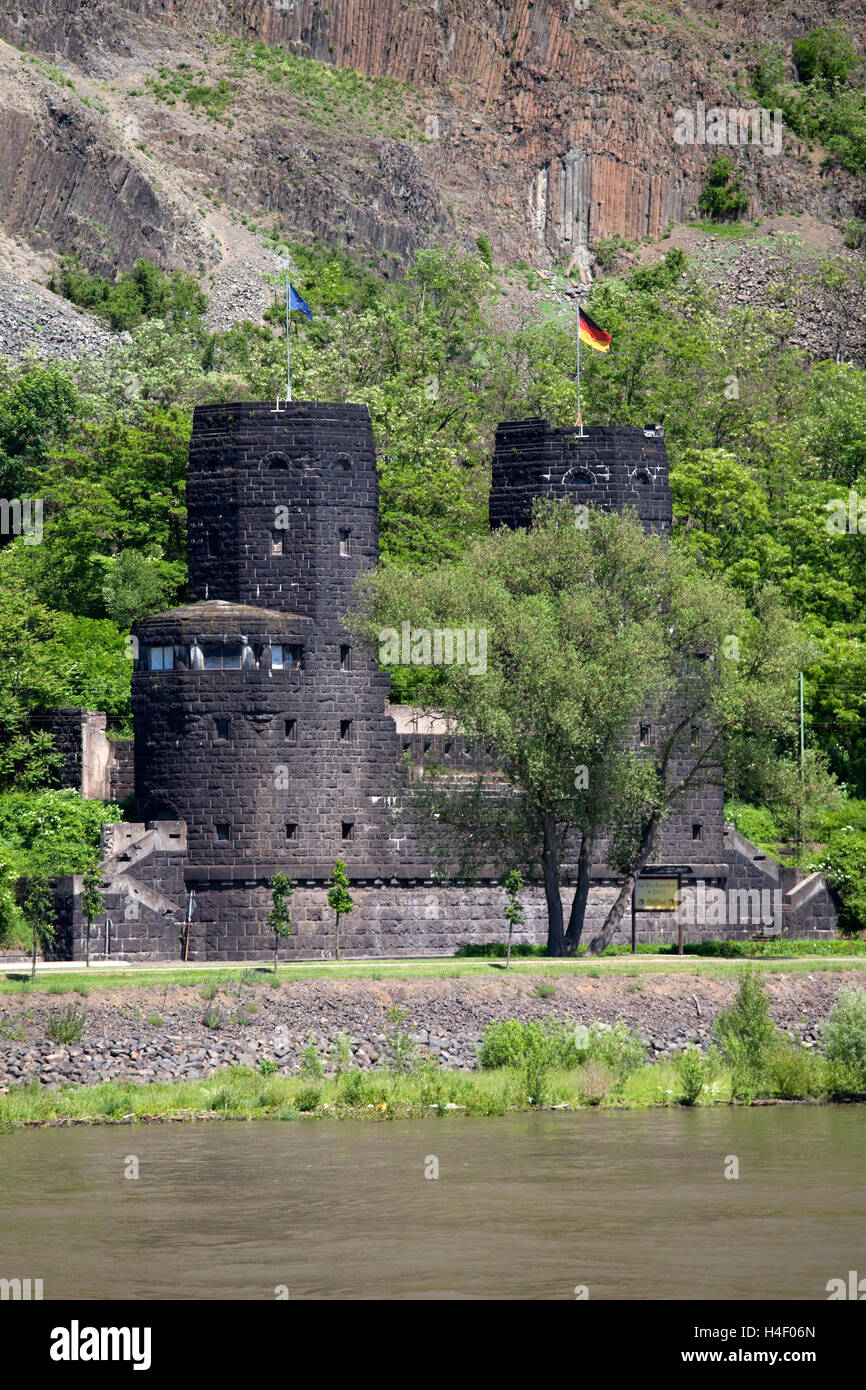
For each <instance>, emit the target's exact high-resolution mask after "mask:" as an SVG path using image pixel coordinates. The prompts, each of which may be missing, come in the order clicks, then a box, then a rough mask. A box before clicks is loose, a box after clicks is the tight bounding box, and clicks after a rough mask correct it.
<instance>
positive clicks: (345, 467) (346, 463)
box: [334, 454, 352, 473]
mask: <svg viewBox="0 0 866 1390" xmlns="http://www.w3.org/2000/svg"><path fill="white" fill-rule="evenodd" d="M334 467H335V468H337V469H339V470H340V472H342V473H351V471H352V460H351V459H350V458H349V455H348V454H338V455H337V457H336V458H335V459H334Z"/></svg>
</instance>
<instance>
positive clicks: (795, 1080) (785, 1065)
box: [764, 1042, 820, 1100]
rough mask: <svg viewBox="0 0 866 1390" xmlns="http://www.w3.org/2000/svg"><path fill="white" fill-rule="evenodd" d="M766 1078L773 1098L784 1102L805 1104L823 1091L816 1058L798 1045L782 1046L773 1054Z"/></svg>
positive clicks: (766, 1068) (769, 1058)
mask: <svg viewBox="0 0 866 1390" xmlns="http://www.w3.org/2000/svg"><path fill="white" fill-rule="evenodd" d="M764 1074H765V1084H766V1089H767V1091H768V1092H769V1094H770V1095H771V1096H779V1097H780V1099H782V1100H801V1099H802V1098H803V1096H811V1095H814V1094H815V1093H816V1091H817V1090H819V1089H820V1080H819V1075H818V1069H817V1062H816V1058H815V1057H814V1055H813V1054H812V1053H811V1052H809V1051H808V1050H807V1049H806V1048H805V1047H798V1046H797V1044H796V1043H788V1042H780V1043H779V1046H778V1047H776V1048H775V1049H774V1050H773V1051H772V1052H771V1053H770V1054H769V1056H768V1058H767V1063H766V1067H765V1073H764Z"/></svg>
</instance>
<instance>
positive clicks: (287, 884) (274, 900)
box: [267, 874, 295, 975]
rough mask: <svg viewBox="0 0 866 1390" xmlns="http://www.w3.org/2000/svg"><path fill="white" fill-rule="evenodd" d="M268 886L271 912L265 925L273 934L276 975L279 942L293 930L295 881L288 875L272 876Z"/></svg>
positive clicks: (275, 970)
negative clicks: (292, 909)
mask: <svg viewBox="0 0 866 1390" xmlns="http://www.w3.org/2000/svg"><path fill="white" fill-rule="evenodd" d="M268 886H269V887H270V890H271V910H270V912H269V913H268V916H267V923H268V926H269V928H270V930H271V931H272V932H273V934H274V974H275V975H276V973H277V952H278V951H279V948H280V940H281V939H283V938H285V937H287V936H291V935H292V933H293V932H294V930H295V928H294V926H293V925H292V911H291V908H292V894H293V893H294V891H295V881H294V879H292V878H289V876H288V874H274V876H273V878H272V879H271V881H270V884H269V885H268Z"/></svg>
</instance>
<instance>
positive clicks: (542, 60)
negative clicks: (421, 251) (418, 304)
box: [0, 0, 863, 264]
mask: <svg viewBox="0 0 866 1390" xmlns="http://www.w3.org/2000/svg"><path fill="white" fill-rule="evenodd" d="M830 18H832V19H837V20H841V21H842V22H843V23H845V24H846V25H847V27H848V29H849V31H851V32H853V33H854V34H855V36H856V34H857V32H858V29H860V28H862V25H863V20H862V12H861V11H859V10H858V6H857V5H856V4H855V3H854V0H818V3H817V4H813V5H811V6H810V7H809V8H808V13H807V11H806V7H802V9H801V8H800V7H798V6H797V5H796V4H786V5H781V6H777V7H773V9H772V12H769V11H768V7H767V6H765V5H763V4H758V3H756V0H718V3H717V4H715V5H714V6H713V7H712V9H708V8H707V6H706V5H703V4H699V3H694V4H686V3H677V0H669V2H668V3H665V4H661V3H656V4H654V5H652V6H649V5H637V4H628V3H625V0H619V2H618V0H512V3H506V2H505V0H420V2H419V3H410V2H409V0H330V4H328V5H327V6H326V5H323V4H321V3H319V0H237V3H228V0H226V3H223V0H119V3H118V2H117V0H112V3H108V0H54V2H53V3H52V4H51V5H50V6H46V7H45V9H44V11H43V12H42V13H37V12H34V10H33V9H32V8H27V7H23V6H21V5H19V4H18V3H17V0H0V36H2V38H4V39H5V40H6V41H7V42H8V43H9V44H11V45H14V46H15V47H16V48H17V49H19V50H28V51H29V52H30V53H31V54H33V53H38V54H40V55H41V56H42V57H43V58H44V59H45V60H47V61H48V62H52V61H54V60H56V61H58V62H60V63H61V64H62V65H63V66H64V70H66V71H72V72H73V73H74V74H75V76H76V79H77V81H76V85H77V88H78V90H79V92H80V94H81V95H82V96H87V95H88V93H90V94H91V95H90V100H91V103H92V105H91V109H90V110H89V111H88V110H87V108H86V107H84V108H82V103H81V102H80V101H79V100H78V97H77V96H76V94H75V93H73V92H72V91H70V90H69V88H59V89H58V92H56V93H55V95H54V96H53V97H49V96H48V95H46V94H43V97H42V102H41V106H40V109H39V110H38V111H37V112H34V111H33V109H32V101H31V98H32V96H33V93H32V92H31V93H27V92H24V91H22V87H21V83H20V82H16V81H14V80H12V79H11V78H9V62H7V63H6V64H4V67H3V70H2V72H0V98H2V109H3V113H4V124H5V126H6V129H7V131H8V132H9V133H8V135H7V142H6V143H7V145H8V149H7V151H6V153H5V154H4V155H3V157H2V163H0V189H2V193H3V197H2V208H0V216H2V220H3V221H4V223H5V225H6V227H7V229H8V228H11V229H13V230H20V231H22V232H23V233H24V234H25V235H27V236H28V238H33V239H34V241H35V242H36V243H37V244H38V243H39V238H40V237H42V238H47V239H49V240H51V241H52V242H53V243H54V244H59V243H61V242H63V241H64V240H65V241H66V242H67V243H70V242H71V240H72V236H71V233H72V231H73V230H74V231H75V241H76V244H78V245H80V246H81V249H82V251H83V252H84V254H85V255H86V256H87V257H88V258H89V259H94V258H102V259H103V260H105V259H108V260H115V261H117V260H119V259H122V260H123V261H124V262H125V263H128V262H129V260H130V258H131V256H134V255H135V254H149V255H151V256H152V257H153V258H154V259H157V260H159V261H162V262H163V263H166V264H168V263H169V262H171V263H178V262H180V263H190V262H191V261H194V260H199V261H200V260H202V259H205V260H206V259H208V254H209V250H208V246H207V243H208V232H209V231H210V232H214V233H215V235H217V237H219V232H218V229H215V228H214V225H213V221H212V219H211V218H210V209H205V210H204V217H201V216H199V215H198V209H197V208H195V207H194V203H195V202H198V201H199V199H198V197H196V194H200V192H201V189H202V187H203V188H205V189H211V190H214V189H216V190H218V193H219V197H220V198H221V199H224V200H225V202H226V203H227V204H228V205H229V206H230V207H232V208H234V209H235V210H242V211H245V212H248V213H259V212H265V213H270V214H274V213H277V214H280V215H281V216H282V217H284V219H285V221H286V224H287V225H288V226H290V227H293V228H295V229H296V230H299V231H301V232H306V233H309V234H313V235H318V236H328V237H335V238H337V239H340V240H344V241H347V242H349V243H352V242H354V243H355V244H357V245H359V246H363V247H366V248H369V249H371V250H372V249H375V251H376V253H377V254H379V253H380V252H381V251H382V249H384V250H385V251H386V252H391V253H393V254H394V255H395V256H397V257H398V258H403V257H405V256H406V255H407V254H408V253H410V252H411V251H412V250H413V249H414V248H415V247H417V246H418V245H423V244H425V243H429V242H430V241H431V240H435V239H442V238H444V239H446V240H447V239H456V240H458V241H460V242H463V243H464V244H471V242H472V241H473V240H474V238H475V237H476V236H477V235H478V234H479V233H481V232H484V233H486V234H487V235H489V236H490V238H491V241H492V243H493V247H494V251H495V252H496V253H497V255H499V256H501V257H503V258H506V259H515V258H518V257H522V258H524V259H528V260H533V261H535V262H536V263H537V264H544V263H547V262H549V261H550V260H551V259H552V258H556V257H558V256H561V255H563V254H565V255H569V254H574V253H577V257H578V260H584V261H586V260H588V253H587V248H590V247H593V246H594V245H595V244H597V242H598V240H599V239H600V238H602V237H606V236H610V235H613V234H615V233H619V234H620V235H622V236H626V237H630V238H635V239H640V238H643V237H658V236H660V235H663V234H664V233H665V232H666V231H667V229H668V227H669V225H670V223H672V222H673V223H676V222H680V221H683V220H685V219H686V218H687V217H688V216H689V215H690V214H691V213H693V212H694V209H695V207H696V204H697V198H698V195H699V191H700V188H701V185H702V182H703V179H704V176H705V170H706V165H707V163H708V162H709V160H710V159H711V158H712V157H713V155H714V154H716V153H717V152H718V151H717V150H716V149H715V148H713V147H708V146H706V145H700V144H684V145H680V144H677V143H675V141H674V138H673V136H674V113H675V111H676V110H677V109H678V108H680V107H688V108H690V109H693V108H694V107H695V106H696V103H697V102H698V101H699V100H701V101H703V102H704V103H705V104H706V106H707V107H711V106H715V105H720V106H726V107H727V106H739V105H742V104H745V105H749V104H751V103H750V102H749V101H748V99H747V98H746V97H745V96H743V95H742V94H741V95H739V96H737V95H735V93H736V91H737V89H738V88H739V90H740V92H741V93H742V92H743V91H744V90H745V85H744V74H745V70H746V68H747V66H748V63H749V61H750V59H752V58H753V57H754V54H755V52H756V50H757V48H758V47H759V46H760V45H761V44H762V43H764V42H767V41H776V42H780V41H782V40H785V39H790V37H791V36H792V35H795V34H798V33H802V32H804V31H805V30H806V29H808V28H809V27H811V26H812V25H814V24H818V23H822V22H826V21H827V20H828V19H830ZM226 34H228V35H232V36H235V37H237V38H243V39H245V40H261V41H263V42H264V43H266V44H268V45H271V46H274V45H283V46H284V47H286V48H287V49H289V50H291V51H292V52H294V53H296V54H298V55H300V56H303V57H310V58H315V59H318V60H320V61H322V62H324V63H327V64H330V65H332V66H336V67H347V66H350V67H354V68H356V69H358V70H359V71H361V72H363V73H365V74H368V75H371V76H374V77H389V78H394V79H397V80H398V81H400V82H405V83H410V84H412V87H413V89H414V91H415V94H416V96H417V110H416V112H415V117H414V130H413V133H410V134H408V135H406V136H405V137H404V138H394V137H393V136H388V135H383V134H381V133H379V132H376V131H373V130H371V129H364V128H362V127H360V126H359V127H358V128H355V129H352V128H349V127H348V126H347V125H346V123H343V124H342V125H341V126H340V127H339V129H337V128H335V127H333V126H332V127H328V126H327V125H323V124H322V123H321V122H317V118H316V115H315V113H312V114H311V113H310V112H309V111H308V110H307V109H306V108H305V107H304V105H303V102H302V101H299V100H298V99H297V97H296V95H294V94H293V93H292V92H291V91H289V90H286V89H279V90H276V89H269V88H268V86H267V84H266V83H263V84H260V85H259V86H258V87H256V86H255V84H253V83H251V84H250V85H247V84H246V83H244V84H242V90H238V92H237V95H236V99H235V107H234V109H233V112H232V119H231V121H228V120H222V121H213V120H212V121H208V120H207V118H206V117H205V116H203V115H202V114H201V113H199V114H195V113H192V112H191V111H190V109H189V108H188V107H186V106H184V103H183V102H182V101H180V100H179V101H178V102H177V103H176V104H175V105H174V107H166V106H165V105H164V104H163V105H161V104H160V103H159V102H157V101H155V100H154V99H153V97H152V94H151V93H149V90H148V89H147V87H146V86H145V85H144V83H143V82H142V78H143V77H146V75H147V74H148V73H153V72H154V70H155V69H156V67H157V66H159V65H160V64H166V65H168V66H170V67H173V68H175V67H176V66H177V65H178V64H179V63H181V62H186V63H189V64H190V65H191V66H192V67H194V68H196V69H198V68H201V69H202V71H206V72H207V79H206V80H210V81H215V80H217V79H218V77H219V76H220V74H221V73H222V72H224V70H225V69H224V66H223V67H222V68H221V66H220V64H221V62H222V61H223V59H224V55H225V51H226V45H225V44H223V45H222V46H220V45H218V44H215V43H214V42H213V41H214V40H215V39H216V38H217V36H218V35H226ZM6 51H7V54H8V53H10V52H11V50H6ZM19 61H20V60H19ZM10 62H11V60H10ZM32 71H33V69H32V67H31V72H32ZM46 82H49V79H46ZM100 93H101V104H102V105H103V107H104V110H103V112H102V113H100V111H99V109H98V107H97V106H94V105H93V102H94V101H95V100H96V99H98V98H99V94H100ZM142 141H146V148H147V158H142V157H141V151H140V149H138V148H137V145H139V144H140V143H141V142H142ZM730 152H731V153H732V154H733V156H734V158H735V160H736V162H737V164H738V165H739V167H740V170H741V173H742V175H743V179H744V183H745V187H746V189H747V191H748V193H749V196H750V204H751V207H750V211H751V212H752V213H753V214H756V213H758V212H761V213H772V212H779V211H803V210H809V211H811V212H813V213H816V214H817V215H818V216H819V217H821V218H824V219H834V218H835V219H837V220H838V219H839V218H841V217H851V216H852V215H854V214H855V213H856V212H857V211H858V206H859V205H858V200H859V199H860V198H861V197H862V188H861V186H860V185H858V184H857V183H856V181H855V180H853V179H852V178H850V177H849V176H847V175H845V174H841V173H840V172H839V171H834V172H833V174H832V175H831V176H829V177H828V176H827V175H825V174H822V173H821V171H820V168H819V161H818V160H816V159H811V160H810V159H809V158H807V157H806V154H805V151H804V150H803V149H802V148H801V146H800V144H799V142H798V141H796V139H793V138H792V137H790V136H789V135H788V134H787V132H786V133H785V136H784V141H783V148H782V152H781V154H773V153H769V152H767V151H766V150H765V149H763V148H761V147H760V146H758V145H754V144H748V145H744V146H740V147H738V148H736V149H735V150H732V151H730ZM16 171H17V172H16ZM173 177H176V178H177V179H179V180H180V181H181V183H182V184H183V188H182V189H181V190H180V192H181V194H182V199H181V201H183V197H185V198H186V199H187V200H188V201H187V207H186V216H184V215H183V212H182V210H181V209H180V208H179V207H172V206H171V199H170V198H169V196H168V193H167V191H166V190H167V189H168V188H169V186H170V184H171V180H172V178H173ZM191 185H192V186H191ZM89 222H98V223H100V224H102V225H104V226H106V227H107V228H108V229H109V231H110V232H111V233H112V235H114V236H115V237H117V238H118V243H119V246H122V250H123V256H122V257H120V255H119V249H115V250H114V251H113V250H112V244H111V242H110V240H109V241H108V242H107V243H106V242H105V241H104V240H100V234H99V231H98V230H97V231H94V230H93V228H91V230H90V232H88V231H87V227H88V223H89ZM37 228H38V229H39V230H38V231H37V230H36V229H37ZM202 243H204V245H202ZM211 254H212V248H211Z"/></svg>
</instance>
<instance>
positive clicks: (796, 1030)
mask: <svg viewBox="0 0 866 1390" xmlns="http://www.w3.org/2000/svg"><path fill="white" fill-rule="evenodd" d="M502 973H503V972H502V971H500V970H497V971H496V977H495V978H494V977H493V968H492V967H491V975H490V976H486V975H477V976H473V977H471V978H464V979H417V980H406V979H400V980H393V981H385V980H375V981H374V980H361V979H356V980H350V981H348V980H336V979H331V980H327V979H325V980H323V979H311V980H300V981H298V980H295V981H291V982H289V983H285V984H281V985H278V986H277V987H274V984H273V982H271V981H264V980H262V978H261V977H259V978H258V979H256V980H255V981H249V980H246V981H245V980H244V979H243V977H242V976H240V975H237V976H234V977H232V978H228V977H223V978H222V979H221V980H220V982H219V983H220V985H221V988H220V989H219V991H218V992H217V994H216V995H215V997H214V998H213V999H212V1000H205V999H204V998H203V994H202V990H201V988H200V987H193V986H181V985H170V986H168V987H167V988H164V989H151V988H142V989H137V988H134V987H129V988H124V989H119V990H110V991H104V992H103V991H100V990H98V989H97V988H96V987H94V988H93V989H92V990H91V991H90V992H89V993H88V994H87V995H86V997H83V998H81V997H79V996H78V995H77V994H65V995H63V996H57V995H49V994H43V993H35V992H34V993H30V992H27V993H23V994H19V995H8V994H7V995H2V996H0V1091H4V1092H5V1091H8V1090H9V1089H10V1087H13V1086H18V1085H22V1084H25V1085H26V1084H29V1083H33V1082H38V1083H40V1084H42V1085H44V1086H48V1087H55V1088H56V1087H59V1086H63V1085H69V1084H72V1085H94V1084H98V1083H100V1082H106V1081H123V1080H127V1081H132V1082H151V1081H154V1080H157V1081H182V1080H193V1079H198V1078H201V1077H207V1076H210V1075H211V1074H212V1073H213V1072H216V1071H219V1070H220V1069H222V1068H224V1067H227V1066H231V1065H237V1066H244V1067H259V1066H260V1065H261V1063H262V1062H263V1061H268V1062H271V1063H274V1064H275V1065H276V1067H277V1071H278V1073H279V1074H281V1075H291V1074H297V1073H298V1072H299V1071H300V1069H301V1064H302V1057H301V1053H302V1050H303V1049H305V1048H307V1047H308V1046H309V1042H308V1039H309V1035H310V1034H312V1042H313V1044H314V1045H315V1047H316V1050H317V1053H318V1055H319V1058H320V1061H321V1064H322V1066H323V1069H324V1071H325V1074H326V1075H331V1074H333V1072H334V1070H335V1068H336V1065H337V1062H338V1059H339V1057H340V1053H341V1051H342V1053H343V1055H344V1057H345V1050H346V1047H348V1050H349V1053H350V1055H351V1059H352V1060H351V1065H352V1066H355V1067H358V1068H360V1069H361V1070H367V1069H370V1068H373V1067H377V1066H382V1065H384V1064H385V1063H387V1062H388V1061H389V1060H390V1059H391V1058H392V1057H393V1054H394V1044H395V1034H396V1033H404V1034H405V1035H406V1038H405V1039H404V1045H403V1051H404V1055H405V1044H406V1042H408V1045H409V1047H410V1049H411V1050H412V1052H413V1055H414V1056H415V1057H417V1058H419V1059H421V1058H425V1057H429V1058H430V1059H432V1060H433V1061H435V1062H437V1063H438V1064H439V1065H440V1066H443V1067H445V1068H447V1069H449V1070H466V1069H472V1068H474V1067H476V1066H477V1065H478V1047H479V1044H480V1041H481V1036H482V1032H483V1030H484V1028H485V1027H486V1026H487V1024H489V1023H492V1022H494V1021H496V1020H499V1019H506V1018H518V1019H522V1020H524V1021H525V1020H529V1019H544V1018H547V1017H553V1018H557V1019H559V1020H561V1021H562V1022H564V1023H566V1024H576V1023H582V1024H589V1023H591V1022H593V1021H594V1020H598V1021H599V1022H602V1023H608V1024H612V1023H615V1022H617V1021H618V1020H621V1021H622V1022H624V1023H625V1024H627V1025H628V1026H629V1027H630V1028H633V1029H635V1030H636V1031H637V1032H638V1033H639V1035H640V1036H641V1038H642V1039H643V1041H644V1043H645V1044H646V1047H647V1055H648V1057H649V1058H650V1059H653V1060H665V1059H668V1058H671V1057H675V1056H676V1055H677V1053H679V1052H681V1051H682V1050H684V1049H685V1048H688V1047H691V1046H697V1047H700V1048H706V1047H707V1046H708V1045H709V1043H710V1042H711V1040H712V1024H713V1019H714V1018H715V1016H716V1015H717V1014H718V1013H719V1012H720V1011H721V1010H722V1009H723V1008H726V1007H727V1005H728V1004H729V1003H730V1002H731V999H732V997H733V993H734V989H735V987H736V982H735V981H734V980H730V979H725V980H723V979H718V978H713V977H701V976H697V975H692V974H688V975H643V976H641V977H639V978H634V977H629V976H626V975H615V976H614V975H611V976H608V977H606V978H604V977H603V978H601V979H590V978H588V977H587V976H580V975H576V974H575V975H567V976H561V975H557V976H548V977H541V976H540V975H537V974H535V973H533V974H532V975H530V974H522V975H519V974H515V975H512V976H511V977H510V978H509V979H507V980H504V979H502ZM542 978H545V979H546V982H547V983H548V984H550V985H553V988H554V993H553V995H552V996H551V995H548V996H547V997H545V998H542V997H540V996H539V995H538V994H537V993H536V990H537V987H538V985H539V983H540V981H541V979H542ZM763 978H764V979H765V981H766V985H767V991H768V994H769V996H770V1000H771V1012H772V1015H773V1019H774V1021H775V1023H776V1024H777V1026H778V1027H779V1028H781V1029H782V1030H783V1031H784V1032H786V1033H787V1034H788V1035H789V1036H790V1037H791V1038H792V1039H793V1040H794V1041H797V1042H799V1043H802V1044H803V1045H804V1046H806V1047H809V1048H814V1047H816V1046H818V1045H819V1043H820V1024H821V1023H822V1021H823V1020H824V1019H825V1018H826V1017H827V1014H828V1013H829V1012H830V1009H831V1008H832V1006H833V1002H834V1000H835V997H836V994H837V993H838V990H839V989H840V988H841V987H842V986H844V985H850V984H852V983H856V982H857V980H858V979H859V978H860V977H859V975H857V974H854V975H852V974H851V973H845V972H842V971H832V970H828V971H822V972H820V973H816V974H815V975H814V976H812V977H809V976H804V975H794V974H778V975H776V974H769V973H768V974H766V975H765V976H764V977H763ZM207 992H208V993H209V994H210V992H211V991H210V990H208V991H207ZM70 1002H77V1003H78V1004H79V1006H80V1008H81V1011H82V1015H83V1031H82V1035H81V1038H80V1039H78V1040H74V1041H70V1042H69V1043H68V1044H63V1043H58V1042H55V1041H52V1039H51V1037H50V1036H49V1029H50V1027H51V1025H52V1019H54V1018H56V1016H57V1013H58V1009H59V1007H61V1006H62V1005H65V1004H69V1003H70ZM395 1003H399V1005H400V1006H401V1008H402V1009H403V1010H405V1011H406V1020H405V1022H404V1023H401V1024H397V1025H395V1024H393V1023H391V1022H389V1020H388V1017H387V1011H388V1010H389V1009H390V1008H391V1007H392V1006H393V1005H394V1004H395ZM209 1005H210V1006H213V1007H214V1008H215V1009H218V1010H220V1011H221V1021H220V1026H219V1027H218V1028H209V1027H207V1026H206V1024H205V1023H204V1017H205V1013H206V1011H207V1010H208V1009H209ZM211 1017H213V1013H211ZM343 1065H345V1062H343Z"/></svg>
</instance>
